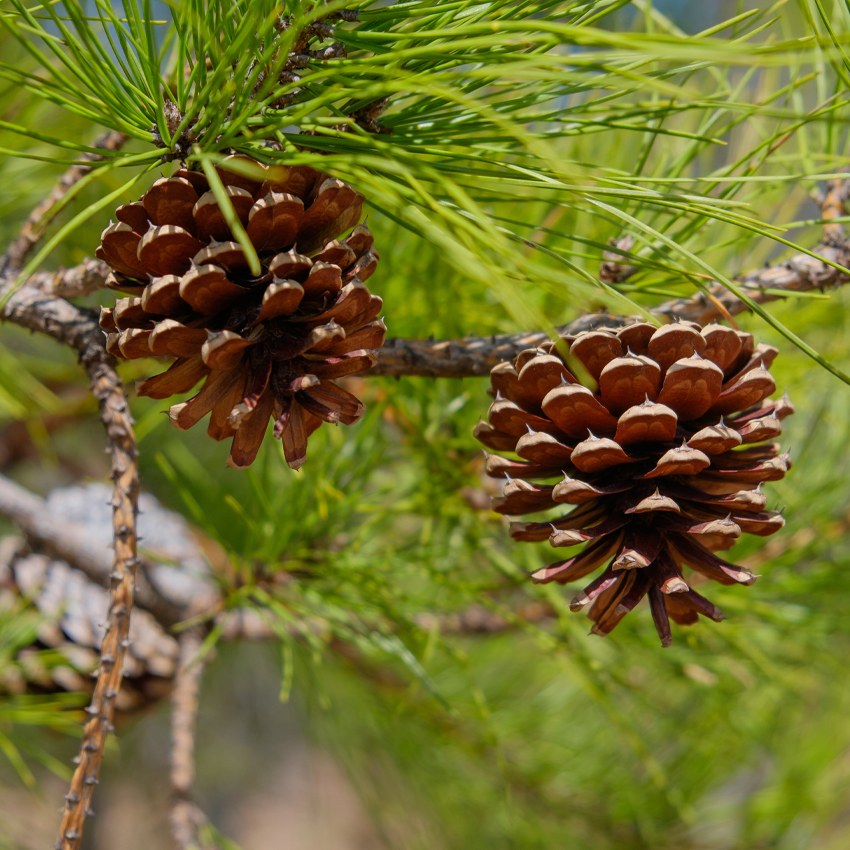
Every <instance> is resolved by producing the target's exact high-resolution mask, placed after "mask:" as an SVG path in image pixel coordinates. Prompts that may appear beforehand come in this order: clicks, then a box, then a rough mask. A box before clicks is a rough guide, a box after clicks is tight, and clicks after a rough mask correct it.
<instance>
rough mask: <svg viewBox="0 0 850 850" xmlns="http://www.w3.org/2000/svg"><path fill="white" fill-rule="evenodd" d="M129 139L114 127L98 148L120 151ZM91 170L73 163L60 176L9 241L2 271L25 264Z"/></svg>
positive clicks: (94, 158)
mask: <svg viewBox="0 0 850 850" xmlns="http://www.w3.org/2000/svg"><path fill="white" fill-rule="evenodd" d="M126 141H127V136H125V135H124V133H119V132H117V131H112V132H109V133H104V134H103V135H102V136H100V137H99V138H98V139H97V140H96V141H95V143H94V146H95V147H96V148H100V149H101V150H107V151H116V150H118V149H119V148H121V147H122V146H123V145H124V143H125V142H126ZM103 158H104V157H103V155H102V154H97V153H83V154H81V156H80V159H83V160H86V161H87V162H100V161H101V160H102V159H103ZM89 172H91V166H88V165H72V166H71V167H70V168H69V169H68V170H67V171H66V172H65V173H64V174H63V175H62V176H61V177H60V178H59V182H58V183H57V184H56V186H55V187H54V188H53V191H51V192H50V194H49V195H48V196H47V197H46V198H45V199H44V200H43V201H42V202H41V203H40V204H39V205H38V206H37V207H36V208H35V209H34V210H33V211H32V212H31V213H30V214H29V217H28V218H27V220H26V221H25V222H24V225H23V227H22V228H21V232H20V235H19V236H18V238H17V239H15V240H14V241H13V242H12V243H11V245H9V248H8V250H7V251H6V253H5V254H4V255H3V256H2V257H0V271H6V270H9V271H17V270H19V269H21V268H23V265H24V262H25V261H26V258H27V256H28V255H29V254H30V252H31V251H32V249H33V248H35V246H36V245H37V244H38V241H39V239H41V237H42V236H43V235H44V231H45V230H46V229H47V226H48V225H49V224H50V222H51V221H53V219H54V217H55V216H56V214H57V212H58V209H57V208H56V207H57V204H58V203H59V202H60V201H61V200H62V198H64V197H65V195H67V194H68V192H69V191H70V190H71V187H72V186H74V185H75V184H76V183H78V182H79V181H80V180H82V178H83V177H85V176H86V174H88V173H89Z"/></svg>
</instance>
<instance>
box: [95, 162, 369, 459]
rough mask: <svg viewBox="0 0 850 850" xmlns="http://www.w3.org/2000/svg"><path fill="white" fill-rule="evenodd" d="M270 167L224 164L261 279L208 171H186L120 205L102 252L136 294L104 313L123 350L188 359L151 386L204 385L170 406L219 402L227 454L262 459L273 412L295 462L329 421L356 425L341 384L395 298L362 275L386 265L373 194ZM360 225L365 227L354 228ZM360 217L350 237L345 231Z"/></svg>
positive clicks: (191, 414) (184, 421)
mask: <svg viewBox="0 0 850 850" xmlns="http://www.w3.org/2000/svg"><path fill="white" fill-rule="evenodd" d="M235 159H242V160H243V161H246V162H250V163H251V165H252V166H253V167H254V168H255V169H256V168H262V169H265V174H266V175H267V179H265V180H259V179H251V178H247V177H243V176H240V175H238V174H235V173H232V172H230V171H228V170H227V169H226V165H227V162H228V160H225V164H224V166H223V167H221V168H219V169H218V173H219V175H220V176H221V178H222V182H223V183H224V185H225V188H226V190H227V193H228V195H229V197H230V200H231V202H232V204H233V207H234V210H235V212H236V214H237V215H238V216H239V219H240V221H241V222H242V225H243V226H244V228H245V230H246V232H247V234H248V237H249V239H250V240H251V242H252V244H253V245H254V247H255V249H256V251H257V254H258V256H259V258H260V263H261V266H262V274H261V275H260V276H259V277H255V276H254V275H253V274H252V273H251V271H250V269H249V268H248V262H247V260H246V258H245V254H244V253H243V251H242V248H241V247H240V246H239V243H238V242H236V241H235V240H234V239H233V235H232V233H231V231H230V228H229V227H228V225H227V222H226V221H225V218H224V215H223V214H222V212H221V210H220V209H219V206H218V202H217V201H216V199H215V196H214V194H213V192H212V191H211V190H210V187H209V183H208V181H207V179H206V178H205V177H204V175H203V174H201V173H199V172H195V171H187V170H185V169H184V170H179V171H177V172H175V173H174V174H173V175H172V176H171V177H163V178H162V179H160V180H157V181H156V183H154V184H153V186H151V188H150V189H148V191H147V192H146V193H145V195H144V196H143V197H142V199H141V200H139V201H137V202H135V203H132V204H125V205H124V206H122V207H119V208H118V210H117V211H116V216H117V218H118V223H117V224H110V226H109V227H107V228H106V230H104V232H103V234H102V235H101V245H100V248H98V250H97V256H98V257H99V258H100V259H102V260H105V261H106V262H107V263H108V264H109V265H110V266H111V267H112V269H113V270H114V274H113V275H111V276H110V281H108V285H110V286H111V287H112V288H114V289H118V290H122V291H125V292H129V293H130V294H131V297H129V298H121V299H120V300H118V301H117V302H116V304H115V307H114V308H111V309H107V308H104V309H103V311H102V313H101V320H100V325H101V327H102V328H103V329H104V331H106V333H107V349H108V350H109V351H110V352H111V353H112V354H114V355H116V356H118V357H123V358H126V359H135V358H138V357H150V356H152V355H166V356H171V357H176V358H177V359H176V361H175V362H174V364H173V365H172V366H171V368H169V369H168V370H167V371H166V372H163V373H162V374H161V375H157V376H156V377H154V378H150V379H148V380H147V381H144V382H143V383H142V384H141V385H140V386H139V388H138V393H139V395H145V396H150V397H151V398H168V397H169V396H172V395H176V394H179V393H185V392H188V391H190V390H191V389H192V388H193V387H194V386H195V385H196V384H197V383H198V381H200V380H201V379H202V378H206V382H205V383H204V386H203V388H202V389H201V391H200V392H199V393H198V394H197V395H195V396H194V397H193V398H191V399H189V400H188V401H186V402H183V403H182V404H176V405H174V406H173V407H172V408H171V410H170V411H169V415H170V418H171V421H172V423H173V424H174V425H175V426H176V427H178V428H180V429H181V430H185V429H186V428H191V427H192V425H195V424H196V423H197V422H198V421H200V419H201V418H202V417H204V416H205V415H206V414H207V413H210V412H211V414H212V415H211V417H210V424H209V427H208V429H207V433H208V434H209V435H210V436H211V437H212V438H213V439H215V440H225V439H228V438H233V442H232V445H231V449H230V455H229V457H228V464H229V465H231V466H233V467H236V468H238V469H244V468H245V467H247V466H250V465H251V463H253V461H254V458H255V457H256V456H257V451H258V450H259V447H260V444H261V442H262V440H263V437H264V436H265V433H266V426H267V424H268V421H269V419H270V418H271V419H273V420H274V423H275V425H274V435H275V437H277V438H278V439H280V440H282V442H283V448H284V453H285V455H286V460H287V463H288V464H289V465H290V466H291V467H292V468H293V469H297V468H298V467H300V466H301V464H302V463H303V462H304V459H305V457H306V451H307V438H308V437H309V436H310V434H312V433H313V431H315V430H316V429H317V428H318V427H319V426H320V425H321V424H322V422H333V423H338V422H343V423H345V424H346V425H350V424H352V423H354V422H356V421H357V420H358V419H359V418H360V417H361V416H362V415H363V412H364V406H363V404H362V403H361V402H360V401H359V400H358V399H357V398H356V397H355V396H353V395H352V394H351V393H349V392H347V391H346V390H344V389H342V388H341V387H339V386H338V385H337V384H335V383H334V379H335V378H341V377H344V376H346V375H352V374H355V373H357V372H362V371H363V370H365V369H368V368H370V367H371V366H372V365H373V364H374V362H375V357H374V355H373V354H372V351H371V350H372V349H376V348H380V346H381V345H382V344H383V341H384V336H385V335H386V328H385V327H384V324H383V322H381V321H380V320H379V319H378V315H379V313H380V311H381V307H382V305H383V302H382V301H381V299H380V298H378V297H377V296H375V295H372V294H371V293H370V292H369V290H368V289H367V288H366V286H365V285H364V283H363V281H364V280H366V279H367V278H368V277H369V276H370V275H371V274H372V272H373V271H374V270H375V266H376V264H377V261H378V255H377V254H376V253H375V252H374V251H373V250H372V243H373V238H372V234H371V233H370V232H369V230H368V228H366V227H365V226H364V225H358V224H357V223H358V221H359V220H360V214H361V209H362V205H363V196H362V195H359V194H357V192H355V191H354V189H352V188H351V187H350V186H348V185H346V184H345V183H343V182H342V181H340V180H337V179H335V178H333V177H328V176H327V175H326V174H322V173H321V172H319V171H316V170H315V169H313V168H309V167H307V166H294V167H286V166H279V167H269V168H267V169H266V168H265V166H262V165H261V164H260V163H257V162H254V161H253V160H245V159H244V158H241V157H232V158H230V161H231V162H232V161H233V160H235ZM355 225H357V226H355ZM352 227H353V228H354V229H353V230H352V231H351V233H350V234H349V236H348V237H347V238H346V239H344V240H340V239H339V238H338V237H340V236H341V235H342V234H343V233H344V232H345V231H347V230H350V229H351V228H352Z"/></svg>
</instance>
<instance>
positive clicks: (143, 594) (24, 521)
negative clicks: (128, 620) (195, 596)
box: [0, 475, 184, 628]
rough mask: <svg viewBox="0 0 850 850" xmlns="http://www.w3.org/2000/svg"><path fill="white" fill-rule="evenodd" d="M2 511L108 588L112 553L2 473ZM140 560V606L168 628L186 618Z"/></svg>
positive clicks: (52, 551)
mask: <svg viewBox="0 0 850 850" xmlns="http://www.w3.org/2000/svg"><path fill="white" fill-rule="evenodd" d="M0 514H3V515H4V516H7V517H9V519H11V520H13V521H14V522H15V524H16V525H18V527H19V528H20V529H21V531H23V532H24V534H25V535H26V537H27V538H28V539H29V540H30V541H31V542H33V543H37V544H38V548H39V549H41V550H42V551H44V550H46V551H47V552H49V553H50V554H51V555H53V556H55V557H57V558H61V559H62V560H63V561H67V562H68V563H69V564H70V565H71V566H73V567H76V568H77V569H79V570H82V572H84V573H85V574H86V575H87V576H88V577H89V578H90V579H91V580H92V581H93V582H95V583H96V584H99V585H100V586H101V587H109V582H110V579H109V574H110V573H111V572H112V560H113V556H112V553H111V552H109V550H107V549H104V548H102V547H101V546H100V544H99V543H94V542H93V541H92V539H91V536H90V534H89V533H88V530H87V529H85V528H81V527H80V526H78V525H76V524H75V523H73V522H67V521H66V520H63V519H61V518H59V517H57V516H55V515H54V514H51V513H50V511H49V509H48V506H47V503H46V502H45V501H44V499H42V498H40V497H39V496H36V495H35V494H34V493H31V492H30V491H29V490H26V489H24V488H23V487H21V486H20V485H19V484H16V483H15V482H14V481H11V480H10V479H8V478H6V476H5V475H0ZM146 566H149V565H147V564H146V563H144V562H140V567H139V570H138V574H137V576H136V597H137V599H138V602H139V604H140V605H141V607H143V608H145V609H147V610H148V611H150V613H151V614H152V615H153V616H154V618H155V619H156V620H157V621H158V622H159V623H160V624H161V625H163V626H165V627H166V628H168V627H170V626H173V625H174V624H175V623H178V622H180V620H182V619H184V612H183V611H182V610H181V609H180V608H179V607H178V606H177V605H175V604H174V603H173V602H171V601H170V600H168V599H166V598H165V597H164V596H162V595H161V594H160V593H159V592H158V591H157V590H156V588H155V586H154V585H153V584H152V583H151V582H150V581H148V579H147V575H146V572H147V570H146V569H145V567H146Z"/></svg>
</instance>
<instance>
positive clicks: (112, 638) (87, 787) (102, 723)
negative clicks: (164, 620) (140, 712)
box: [0, 273, 139, 850]
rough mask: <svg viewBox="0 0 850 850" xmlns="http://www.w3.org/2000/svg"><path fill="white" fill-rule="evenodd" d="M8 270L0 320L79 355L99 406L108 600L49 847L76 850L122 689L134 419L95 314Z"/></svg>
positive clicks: (0, 281) (132, 538)
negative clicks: (109, 506)
mask: <svg viewBox="0 0 850 850" xmlns="http://www.w3.org/2000/svg"><path fill="white" fill-rule="evenodd" d="M13 286H14V280H13V278H12V275H10V274H9V273H6V274H3V275H2V276H0V298H2V297H4V296H7V295H8V298H7V300H6V301H5V303H4V305H3V308H2V318H4V319H7V320H9V321H13V322H15V323H16V324H19V325H21V326H23V327H27V328H30V329H32V330H37V331H41V332H42V333H47V334H48V335H50V336H52V337H54V338H55V339H57V340H58V341H60V342H63V343H65V344H66V345H70V346H71V347H72V348H75V349H76V350H77V351H78V352H79V353H80V360H81V362H82V364H83V366H84V367H85V369H86V371H87V372H88V373H89V378H90V380H91V388H92V393H93V394H94V396H95V398H96V399H97V400H98V402H99V404H100V410H101V418H102V420H103V424H104V427H105V429H106V435H107V440H108V443H109V450H110V452H111V454H112V478H113V481H114V484H115V486H114V490H113V531H114V544H115V551H114V558H113V562H112V571H111V573H110V584H111V595H112V603H111V605H110V608H109V614H108V616H107V623H106V635H105V637H104V639H103V644H102V647H101V664H100V668H99V672H98V679H97V685H96V686H95V690H94V695H93V696H92V702H91V705H90V706H89V708H88V709H87V710H88V712H89V714H90V719H89V720H88V721H87V723H86V725H85V729H84V731H83V744H82V747H81V749H80V755H79V757H78V763H77V769H76V770H75V771H74V776H73V779H72V780H71V788H70V791H69V792H68V794H67V795H66V797H65V800H66V806H65V812H64V815H63V818H62V825H61V828H60V832H59V839H58V841H57V844H56V846H57V847H58V848H60V850H78V848H79V847H80V842H81V841H82V833H83V824H84V822H85V818H86V816H87V815H88V813H89V810H90V804H91V798H92V794H93V793H94V787H95V785H96V784H97V777H98V773H99V771H100V763H101V760H102V758H103V748H104V745H105V743H106V736H107V734H108V732H109V730H110V729H112V718H113V715H114V711H115V697H116V696H117V694H118V689H119V687H120V685H121V675H122V670H123V662H124V654H125V652H126V648H127V640H128V635H129V630H130V612H131V610H132V608H133V589H134V584H135V572H136V563H137V557H136V546H137V539H136V512H137V507H136V502H137V497H138V490H139V471H138V463H137V461H136V440H135V436H134V434H133V424H132V423H133V420H132V417H131V416H130V410H129V406H128V404H127V397H126V395H125V394H124V390H123V389H122V387H121V380H120V378H119V377H118V374H117V373H116V371H115V369H114V366H113V362H114V361H113V358H112V357H111V356H110V355H108V354H107V353H106V350H105V349H104V347H103V334H102V333H101V332H100V329H99V328H98V327H97V323H96V322H95V320H94V316H93V315H92V314H91V313H90V312H88V311H82V310H80V309H78V308H77V307H75V306H74V305H73V304H71V303H69V302H68V301H65V300H64V299H61V298H55V297H52V296H49V295H45V294H44V293H42V292H41V291H39V290H38V289H35V288H33V287H31V286H23V287H20V288H19V289H17V290H16V291H12V292H11V295H9V292H10V291H11V290H12V289H13Z"/></svg>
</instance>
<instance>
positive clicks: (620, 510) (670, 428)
mask: <svg viewBox="0 0 850 850" xmlns="http://www.w3.org/2000/svg"><path fill="white" fill-rule="evenodd" d="M563 346H564V351H566V350H569V356H568V357H564V358H562V357H561V355H560V354H559V351H558V349H556V348H555V346H554V345H553V344H552V343H547V344H545V345H543V346H542V347H541V348H539V349H536V350H535V349H529V350H527V351H523V352H522V353H521V354H520V355H519V356H518V357H517V358H516V361H515V362H514V364H513V365H511V364H510V363H501V364H500V365H498V366H496V367H495V368H494V369H493V370H492V372H491V383H492V390H491V392H493V393H494V394H495V396H496V400H495V402H493V404H492V405H491V406H490V411H489V420H490V424H489V425H488V424H487V423H485V422H480V423H479V424H478V426H477V427H476V429H475V436H476V437H477V438H478V439H479V440H480V441H481V442H482V443H484V445H486V446H488V447H489V448H491V449H493V450H495V451H498V452H515V453H516V454H517V455H518V456H519V458H521V459H520V460H509V459H507V458H504V457H500V456H498V455H490V456H488V458H487V463H486V469H487V473H488V474H489V475H490V476H492V477H494V478H506V479H507V484H506V485H505V488H504V495H503V496H501V497H498V498H496V499H495V500H494V503H493V509H494V510H496V511H498V512H499V513H502V514H509V515H517V514H526V513H533V512H535V511H544V510H547V509H549V508H553V507H555V506H557V505H565V504H566V505H577V506H578V507H576V508H575V509H574V510H572V511H570V512H569V513H567V514H565V515H563V516H561V517H559V518H556V519H554V520H552V521H546V522H513V523H511V536H512V537H513V538H514V539H515V540H530V541H542V540H546V539H547V538H548V540H549V543H550V545H552V546H554V547H562V546H563V547H571V546H577V545H580V544H582V543H587V546H585V548H584V549H583V550H582V551H581V552H580V553H579V554H577V555H574V556H573V557H571V558H568V559H566V560H564V561H559V562H557V563H554V564H550V565H549V566H548V567H545V568H544V569H541V570H538V571H537V572H535V573H534V574H533V575H532V579H533V580H534V581H535V582H540V583H546V582H550V581H557V582H560V583H561V584H566V583H567V582H572V581H575V580H577V579H581V578H584V577H585V576H587V575H589V574H590V573H592V572H593V571H594V570H595V569H597V567H599V566H600V565H602V564H603V563H605V562H607V566H606V567H605V570H604V571H603V572H602V573H601V574H600V575H599V576H598V577H597V578H595V579H594V580H593V581H592V582H591V583H590V584H589V585H587V587H585V589H584V590H583V591H582V592H581V593H579V594H578V595H577V596H576V597H575V598H574V599H573V600H572V603H571V605H570V607H571V608H572V610H573V611H579V610H581V609H582V608H585V607H587V606H591V607H590V617H591V619H592V620H594V626H593V629H592V632H593V633H594V634H599V635H607V634H608V633H610V632H611V630H612V629H613V628H614V627H615V626H616V625H617V623H619V622H620V620H621V619H622V618H623V617H624V616H625V615H626V614H627V613H628V612H629V611H631V610H632V609H633V608H634V607H635V606H636V605H637V604H638V602H640V600H641V599H642V598H643V597H644V596H645V595H647V594H648V595H649V606H650V610H651V612H652V617H653V620H654V621H655V627H656V629H657V631H658V634H659V636H660V637H661V643H662V645H663V646H669V645H670V643H671V642H672V637H671V633H670V624H669V619H668V618H672V619H673V620H674V621H675V622H677V623H679V624H681V625H686V624H690V623H695V622H696V621H697V619H698V615H700V614H702V615H703V616H705V617H709V618H710V619H712V620H715V621H718V622H719V621H720V620H722V619H723V614H722V613H721V612H720V610H719V609H718V608H717V607H716V606H714V605H712V604H711V602H709V601H708V600H707V599H704V598H703V597H702V596H700V594H698V593H697V592H696V591H695V590H692V589H691V588H690V587H689V585H688V582H687V581H686V580H685V577H684V575H683V566H684V565H687V566H688V567H690V568H691V569H692V570H694V571H695V572H696V573H698V574H699V577H698V578H697V581H701V580H703V579H702V577H705V578H709V579H713V580H714V581H718V582H720V583H721V584H734V583H736V582H738V583H741V584H752V583H753V582H754V581H755V580H756V578H757V576H755V575H753V574H752V573H751V572H749V571H748V570H746V569H743V568H741V567H737V566H735V565H734V564H731V563H729V562H728V561H726V560H724V559H722V558H720V557H718V556H717V555H716V554H714V553H715V552H716V551H718V550H721V549H728V548H730V547H731V546H732V545H733V544H734V542H735V540H736V538H738V537H740V535H741V533H742V532H747V533H749V534H758V535H768V534H773V533H774V532H775V531H778V530H779V529H780V528H782V526H783V525H784V524H785V522H784V520H783V518H782V516H781V515H780V514H779V513H777V512H776V511H767V510H765V504H766V500H765V497H764V495H763V493H762V490H761V487H762V483H763V482H765V481H776V480H778V479H780V478H782V477H783V476H784V475H785V472H786V471H787V470H788V469H789V468H790V466H791V462H790V459H789V456H788V454H787V453H786V454H780V453H779V446H778V445H777V444H776V443H773V442H768V443H765V442H764V441H765V440H772V439H773V438H774V437H777V436H778V435H779V434H780V433H781V431H782V427H781V424H780V421H781V420H782V419H783V418H784V417H785V416H787V415H789V414H790V413H793V411H794V408H793V406H792V405H791V402H790V401H788V399H787V397H784V398H781V399H779V400H778V401H773V402H772V401H769V400H768V397H769V396H770V395H771V394H772V393H773V392H774V391H775V389H776V385H775V383H774V380H773V378H772V376H771V375H770V373H769V372H768V371H767V370H768V369H769V367H770V365H771V363H772V362H773V360H774V358H775V357H776V354H777V353H778V352H777V350H776V349H775V348H773V347H771V346H769V345H763V344H760V345H758V346H757V347H754V346H753V338H752V335H751V334H748V333H743V332H741V331H733V330H731V329H729V328H726V327H722V326H720V325H708V326H706V327H705V328H702V329H701V330H700V327H699V325H695V324H692V323H676V324H671V325H666V326H664V327H662V328H655V327H653V326H652V325H650V324H643V323H641V324H634V325H629V326H628V327H625V328H622V329H621V330H611V331H607V330H601V331H591V332H588V333H582V334H579V335H578V336H575V337H567V338H565V339H564V340H563ZM559 348H560V346H559ZM578 364H580V365H581V366H584V368H585V369H586V370H587V372H589V373H590V375H591V376H592V378H593V379H594V380H595V381H596V382H597V385H598V390H596V392H591V390H589V389H587V388H586V387H585V386H583V385H582V384H581V383H579V381H578V379H577V377H576V373H577V372H580V371H582V370H581V369H580V368H579V366H578ZM571 367H572V368H571ZM756 443H761V445H753V444H756ZM742 445H744V446H746V448H740V446H742ZM558 478H560V479H561V480H560V481H557V483H554V484H551V483H548V484H547V483H534V484H532V483H529V479H532V480H534V481H535V482H537V481H544V482H545V481H546V480H549V481H552V480H554V479H558ZM694 583H696V582H694Z"/></svg>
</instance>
